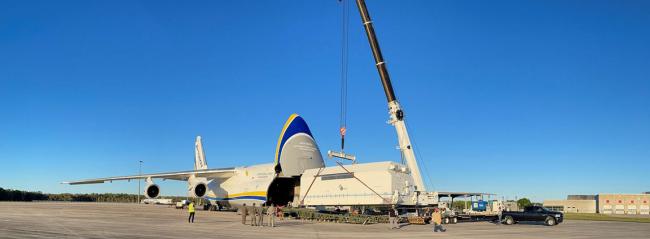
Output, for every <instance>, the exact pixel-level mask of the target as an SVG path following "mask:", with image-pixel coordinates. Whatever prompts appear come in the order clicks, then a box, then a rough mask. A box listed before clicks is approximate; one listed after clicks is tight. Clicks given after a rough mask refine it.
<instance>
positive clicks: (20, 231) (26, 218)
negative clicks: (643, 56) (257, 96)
mask: <svg viewBox="0 0 650 239" xmlns="http://www.w3.org/2000/svg"><path fill="white" fill-rule="evenodd" d="M187 216H188V213H187V211H186V210H180V209H174V208H172V207H169V206H160V205H136V204H118V203H51V202H34V203H19V202H2V203H0V238H278V239H286V238H373V239H378V238H392V239H394V238H431V237H442V238H499V239H507V238H646V239H647V238H650V224H649V223H632V222H599V221H566V222H565V223H562V224H560V225H558V226H553V227H548V226H544V225H541V224H515V225H511V226H506V225H495V224H492V223H488V222H467V223H459V224H454V225H446V227H447V229H448V230H447V232H444V233H440V232H437V233H434V232H433V231H432V227H431V226H430V225H426V226H423V225H404V226H403V227H402V229H399V230H391V229H389V228H388V224H374V225H365V226H364V225H352V224H337V223H313V222H302V221H300V220H284V221H279V220H278V221H277V226H278V227H276V228H269V227H262V228H260V227H251V226H249V225H242V224H241V217H240V216H238V215H236V214H235V213H234V212H210V211H197V212H196V219H195V223H193V224H190V223H188V222H187Z"/></svg>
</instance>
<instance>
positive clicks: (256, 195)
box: [205, 191, 266, 202]
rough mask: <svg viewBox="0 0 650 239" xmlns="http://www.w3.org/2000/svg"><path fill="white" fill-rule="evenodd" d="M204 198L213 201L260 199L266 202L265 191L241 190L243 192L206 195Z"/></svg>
mask: <svg viewBox="0 0 650 239" xmlns="http://www.w3.org/2000/svg"><path fill="white" fill-rule="evenodd" d="M205 198H206V199H209V200H214V201H233V200H260V201H265V202H266V192H265V191H257V192H243V193H235V194H228V195H226V196H224V197H208V196H206V197H205Z"/></svg>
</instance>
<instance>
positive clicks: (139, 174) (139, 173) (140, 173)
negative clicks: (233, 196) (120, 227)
mask: <svg viewBox="0 0 650 239" xmlns="http://www.w3.org/2000/svg"><path fill="white" fill-rule="evenodd" d="M138 176H142V160H140V168H139V169H138ZM140 181H142V179H141V178H138V201H137V202H136V203H140Z"/></svg>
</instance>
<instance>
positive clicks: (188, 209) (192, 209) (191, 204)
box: [187, 202, 195, 223]
mask: <svg viewBox="0 0 650 239" xmlns="http://www.w3.org/2000/svg"><path fill="white" fill-rule="evenodd" d="M187 211H188V212H189V213H190V217H188V218H187V222H188V223H194V213H195V210H194V203H193V202H190V205H188V206H187Z"/></svg>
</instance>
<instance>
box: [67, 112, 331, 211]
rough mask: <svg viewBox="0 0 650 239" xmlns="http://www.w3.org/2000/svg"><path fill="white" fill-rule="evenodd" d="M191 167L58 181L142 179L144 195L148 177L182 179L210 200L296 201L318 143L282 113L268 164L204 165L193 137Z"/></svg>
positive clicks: (318, 164) (152, 192)
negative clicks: (144, 184)
mask: <svg viewBox="0 0 650 239" xmlns="http://www.w3.org/2000/svg"><path fill="white" fill-rule="evenodd" d="M194 152H195V153H194V170H191V171H180V172H167V173H152V174H141V175H131V176H120V177H107V178H97V179H86V180H78V181H69V182H63V183H64V184H70V185H79V184H95V183H104V182H113V181H119V180H128V181H130V180H140V179H144V180H145V182H146V186H145V188H144V195H145V196H146V197H147V198H156V197H158V196H159V195H160V186H158V185H157V184H155V183H154V179H162V180H179V181H187V185H188V196H190V197H196V198H204V199H207V200H209V201H210V202H211V203H212V204H216V203H219V204H220V205H230V206H240V205H242V204H244V203H246V204H248V205H251V204H252V203H258V204H261V203H266V202H268V203H273V204H276V205H286V204H287V203H289V202H292V201H294V202H295V201H297V200H296V197H298V196H299V195H297V194H295V193H294V192H295V189H296V187H299V184H300V176H301V175H302V173H303V172H304V171H305V170H307V169H313V168H322V167H325V163H324V162H323V158H322V156H321V152H320V149H319V148H318V145H317V144H316V141H315V140H314V136H313V135H312V133H311V131H310V130H309V127H308V126H307V123H306V122H305V120H304V119H303V118H302V117H300V116H299V115H297V114H292V115H291V116H290V117H289V119H287V121H286V123H285V124H284V127H282V132H281V133H280V137H279V138H278V143H277V146H276V150H275V161H274V162H273V163H268V164H259V165H252V166H241V167H234V168H214V169H211V168H208V165H207V163H206V161H205V154H204V152H203V146H202V144H201V136H197V137H196V143H195V148H194Z"/></svg>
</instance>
